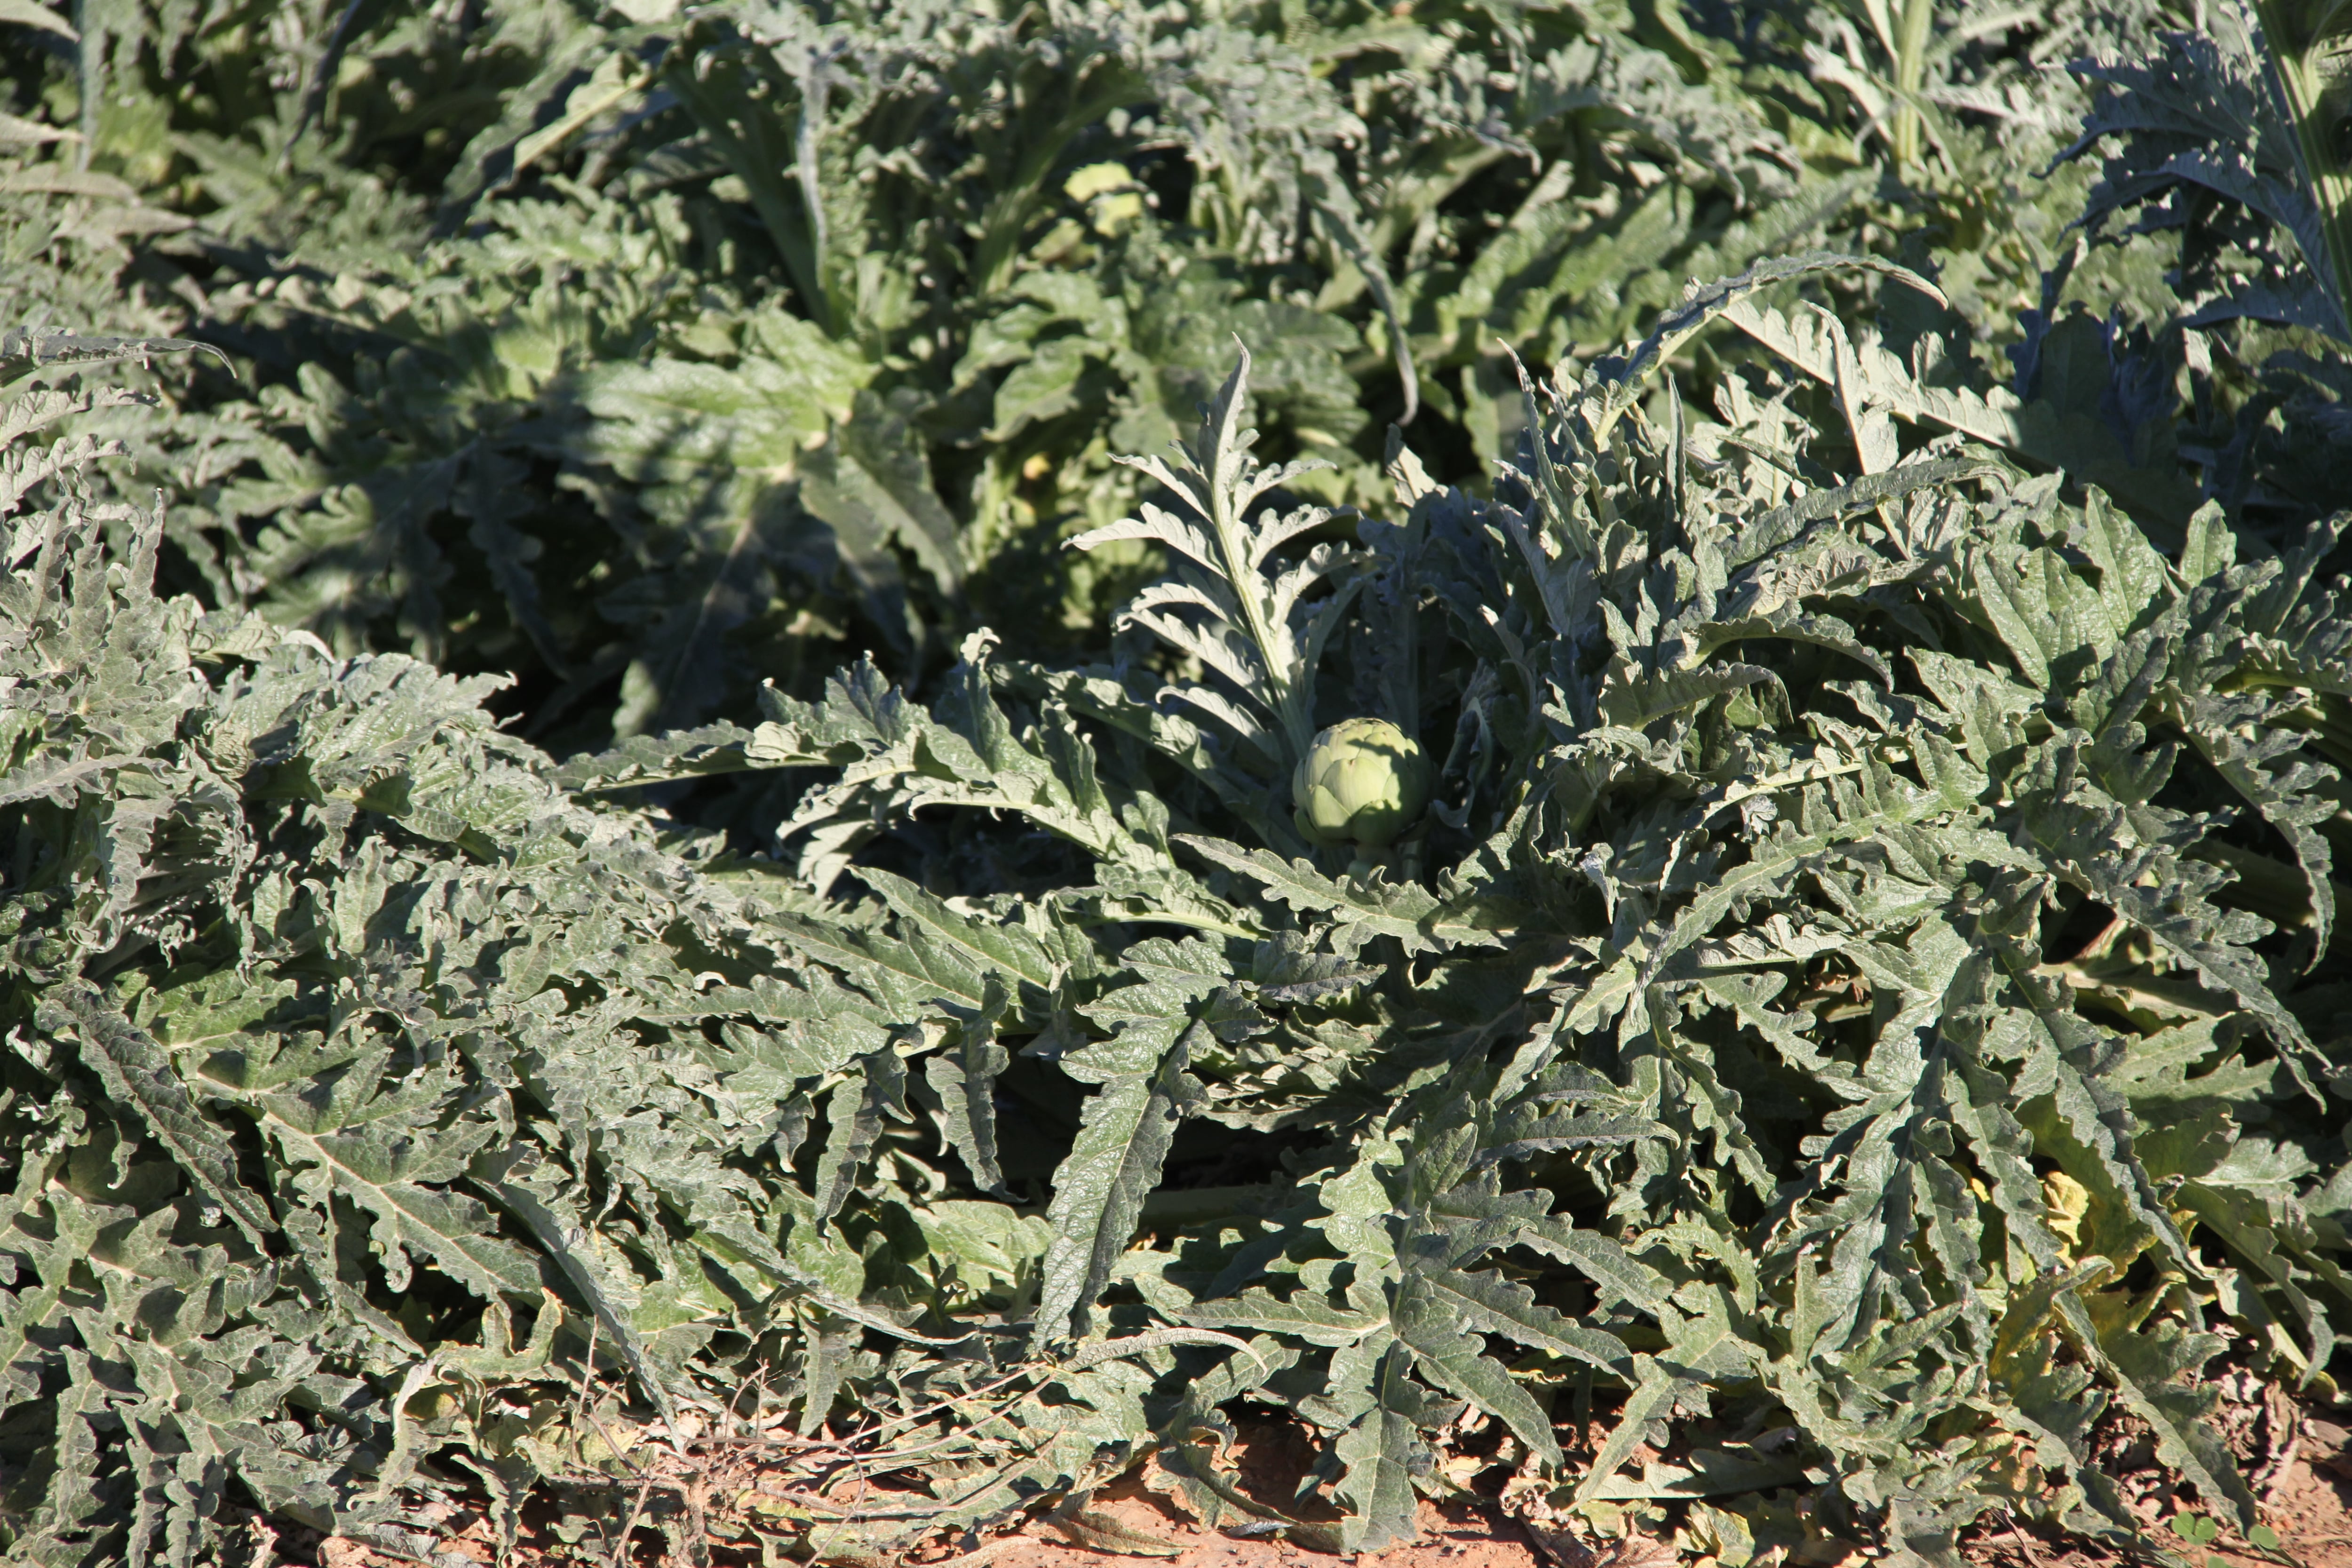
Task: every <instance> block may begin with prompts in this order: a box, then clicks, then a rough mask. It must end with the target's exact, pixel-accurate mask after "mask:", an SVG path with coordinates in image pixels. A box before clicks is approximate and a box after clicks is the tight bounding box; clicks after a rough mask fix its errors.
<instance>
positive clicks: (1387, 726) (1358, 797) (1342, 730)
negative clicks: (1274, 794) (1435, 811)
mask: <svg viewBox="0 0 2352 1568" xmlns="http://www.w3.org/2000/svg"><path fill="white" fill-rule="evenodd" d="M1290 799H1291V804H1292V805H1296V806H1297V808H1298V809H1297V811H1296V812H1294V813H1292V820H1293V821H1295V822H1297V824H1298V831H1299V832H1301V833H1303V834H1305V835H1306V836H1307V837H1308V838H1310V839H1312V840H1313V841H1314V842H1316V843H1318V844H1327V845H1328V844H1355V845H1358V846H1360V847H1363V848H1366V849H1383V848H1386V847H1388V845H1389V843H1390V841H1391V840H1392V839H1394V838H1395V837H1396V836H1397V835H1398V834H1400V833H1402V832H1403V831H1404V829H1405V827H1406V826H1407V825H1408V824H1410V823H1411V822H1412V820H1413V818H1415V817H1417V816H1420V815H1421V808H1422V807H1423V805H1427V804H1428V801H1429V763H1428V762H1427V761H1426V760H1425V759H1424V758H1423V756H1422V754H1421V747H1420V746H1419V745H1418V744H1416V743H1415V742H1414V741H1413V739H1412V737H1411V736H1410V735H1407V734H1406V733H1405V732H1404V731H1402V730H1400V729H1398V728H1397V727H1396V726H1395V725H1393V724H1391V723H1390V722H1389V721H1387V720H1385V719H1349V720H1348V721H1345V722H1343V723H1339V724H1334V725H1332V726H1331V727H1330V728H1329V729H1328V730H1326V731H1323V732H1322V733H1321V734H1319V735H1318V736H1316V737H1315V744H1314V745H1313V746H1311V747H1309V748H1308V749H1307V755H1306V756H1305V757H1303V758H1301V759H1300V760H1299V763H1298V766H1297V770H1296V771H1294V772H1293V773H1291V775H1290Z"/></svg>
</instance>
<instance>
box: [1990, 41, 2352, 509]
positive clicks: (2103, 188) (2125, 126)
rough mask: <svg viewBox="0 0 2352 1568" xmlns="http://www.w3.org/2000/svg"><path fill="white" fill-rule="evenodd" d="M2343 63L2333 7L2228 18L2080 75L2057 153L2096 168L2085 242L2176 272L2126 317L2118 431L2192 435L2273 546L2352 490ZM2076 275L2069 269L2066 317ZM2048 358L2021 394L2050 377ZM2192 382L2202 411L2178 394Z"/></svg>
mask: <svg viewBox="0 0 2352 1568" xmlns="http://www.w3.org/2000/svg"><path fill="white" fill-rule="evenodd" d="M2341 48H2342V36H2341V27H2340V19H2337V18H2335V17H2334V16H2333V14H2332V13H2329V12H2327V11H2326V9H2325V8H2324V7H2320V8H2313V7H2309V6H2304V5H2293V4H2285V3H2283V0H2282V3H2277V4H2271V3H2267V0H2232V3H2231V4H2228V5H2218V6H2215V7H2212V8H2211V12H2210V17H2209V18H2208V19H2207V20H2206V21H2205V22H2203V23H2200V25H2199V26H2194V27H2192V28H2189V29H2188V30H2183V31H2159V32H2158V33H2157V35H2156V36H2155V37H2140V38H2133V39H2126V40H2123V41H2122V42H2121V43H2120V44H2119V45H2117V46H2111V47H2105V48H2101V49H2098V50H2095V51H2094V52H2091V53H2090V54H2089V55H2088V56H2087V58H2082V59H2079V60H2077V61H2075V62H2074V66H2073V69H2074V72H2075V73H2076V74H2077V75H2078V76H2080V77H2082V78H2083V79H2085V80H2086V81H2089V82H2091V83H2092V84H2093V86H2094V89H2095V92H2094V97H2093V100H2092V103H2091V105H2090V107H2089V109H2088V110H2087V112H2086V113H2085V114H2084V119H2083V124H2082V132H2081V135H2080V136H2079V137H2078V138H2077V139H2076V140H2075V141H2074V142H2073V143H2072V144H2071V145H2070V146H2068V147H2067V148H2066V149H2065V150H2064V151H2063V153H2062V154H2061V161H2062V162H2079V163H2084V164H2088V163H2090V162H2091V161H2092V159H2093V158H2094V157H2095V158H2096V159H2097V160H2098V165H2097V166H2098V171H2099V177H2098V179H2097V181H2096V183H2095V184H2093V185H2092V186H2091V188H2090V190H2089V192H2088V193H2087V195H2086V197H2085V202H2084V211H2083V215H2082V218H2081V223H2082V226H2083V229H2084V234H2085V236H2086V237H2087V238H2089V239H2090V240H2092V241H2095V242H2097V243H2099V244H2101V245H2106V244H2115V245H2117V246H2118V247H2126V248H2128V247H2134V246H2144V245H2145V242H2144V241H2143V240H2141V239H2139V238H2137V237H2141V236H2154V237H2158V238H2159V239H2160V241H2161V242H2162V243H2163V244H2164V245H2165V246H2166V247H2167V249H2168V252H2169V253H2170V259H2169V262H2168V266H2167V267H2166V268H2165V270H2164V271H2163V273H2162V274H2160V275H2159V278H2158V279H2145V280H2144V281H2143V283H2142V285H2141V286H2138V287H2135V288H2131V289H2128V290H2126V300H2124V301H2122V302H2121V303H2122V304H2123V305H2124V306H2126V307H2127V309H2128V310H2129V312H2130V313H2131V314H2133V315H2137V316H2138V317H2140V318H2141V319H2142V321H2144V322H2145V323H2147V324H2146V326H2145V328H2144V329H2143V330H2142V331H2139V332H2137V333H2132V332H2127V331H2116V330H2115V328H2114V326H2112V325H2111V327H2110V329H2109V331H2108V333H2107V336H2108V337H2109V340H2110V342H2109V352H2110V353H2111V355H2112V357H2113V359H2114V361H2115V373H2114V381H2115V384H2116V388H2117V392H2118V394H2119V395H2118V396H2117V397H2116V399H2115V400H2114V402H2115V405H2116V410H2117V412H2118V413H2120V414H2122V416H2123V417H2122V419H2121V420H2118V421H2116V423H2120V424H2126V425H2131V424H2137V425H2141V426H2144V427H2147V428H2149V429H2151V430H2154V429H2158V428H2160V427H2162V426H2176V425H2177V426H2179V443H2178V444H2179V447H2180V449H2181V450H2182V451H2183V452H2184V453H2199V452H2201V453H2203V454H2210V459H2211V460H2210V462H2208V463H2206V465H2205V467H2206V469H2207V473H2206V483H2207V486H2208V488H2209V489H2210V491H2211V493H2212V494H2214V495H2215V496H2216V497H2217V498H2218V499H2220V500H2222V501H2223V502H2224V503H2225V504H2227V505H2228V506H2229V507H2231V510H2232V511H2233V512H2234V513H2235V514H2237V515H2238V516H2240V517H2241V518H2242V519H2243V520H2245V521H2249V522H2252V523H2255V524H2256V525H2257V526H2258V527H2259V528H2261V529H2262V531H2264V532H2265V533H2266V534H2268V535H2269V536H2270V537H2271V539H2272V541H2273V542H2285V541H2287V540H2288V539H2290V538H2291V537H2292V535H2293V534H2294V531H2296V530H2298V529H2299V528H2300V527H2302V526H2303V525H2304V524H2305V522H2306V521H2309V520H2311V519H2312V518H2314V517H2317V516H2324V515H2326V513H2327V512H2328V511H2329V510H2332V509H2333V508H2334V507H2335V505H2336V497H2337V496H2338V495H2339V494H2340V493H2341V491H2342V487H2343V478H2344V476H2345V475H2346V474H2347V473H2352V444H2347V441H2346V439H2345V432H2344V428H2343V420H2342V418H2341V413H2340V411H2341V405H2342V404H2343V401H2344V397H2345V395H2346V392H2347V388H2352V372H2347V364H2346V358H2345V349H2344V344H2345V342H2346V341H2347V321H2352V317H2347V303H2346V301H2347V293H2346V285H2345V282H2344V277H2345V275H2346V273H2347V269H2352V178H2348V177H2347V173H2346V170H2345V167H2344V165H2343V150H2342V148H2341V146H2340V140H2341V139H2340V136H2339V134H2338V132H2339V130H2340V127H2339V125H2338V118H2339V117H2338V116H2337V114H2336V110H2335V109H2334V108H2333V107H2332V105H2333V104H2334V102H2335V95H2336V79H2337V77H2338V76H2339V75H2340V71H2341V62H2340V58H2339V57H2340V51H2341ZM2078 254H2080V253H2079V252H2078ZM2073 264H2074V263H2073V258H2061V260H2060V265H2059V266H2057V267H2056V268H2053V272H2052V274H2051V277H2050V279H2049V283H2048V285H2047V288H2046V289H2045V292H2046V293H2048V294H2049V295H2050V296H2051V297H2052V298H2055V296H2056V295H2057V293H2058V292H2060V291H2061V290H2063V289H2064V288H2065V286H2066V283H2067V273H2068V271H2069V269H2070V268H2071V267H2072V266H2073ZM2149 284H2153V286H2152V287H2151V286H2148V285H2149ZM2044 313H2045V315H2046V314H2047V313H2048V311H2047V308H2046V307H2045V312H2044ZM2123 314H2124V311H2123V310H2117V311H2116V316H2117V317H2118V318H2120V317H2121V316H2122V315H2123ZM2074 332H2075V336H2076V337H2077V338H2078V339H2079V338H2081V337H2083V336H2084V328H2083V327H2082V326H2080V325H2075V326H2074ZM2135 340H2137V341H2135ZM2033 344H2034V339H2032V338H2029V343H2028V347H2027V350H2026V353H2024V355H2023V356H2022V357H2021V360H2020V366H2021V376H2020V380H2021V384H2022V383H2025V382H2028V381H2031V380H2032V378H2033V376H2034V374H2035V372H2036V368H2037V362H2036V358H2035V350H2034V346H2033ZM2078 357H2079V356H2078ZM2217 361H2219V362H2221V363H2222V365H2223V368H2222V369H2221V370H2220V371H2218V372H2217V370H2216V368H2215V365H2216V363H2217ZM2230 362H2235V363H2236V364H2242V365H2244V366H2246V367H2248V369H2247V371H2246V372H2240V371H2238V370H2236V368H2235V365H2233V364H2231V363H2230ZM2066 374H2067V373H2066V372H2065V371H2063V370H2062V371H2061V372H2060V376H2061V378H2062V379H2063V378H2065V377H2066ZM2183 380H2185V381H2186V383H2187V384H2188V386H2189V393H2190V395H2189V397H2188V398H2187V399H2186V400H2183V399H2180V398H2178V397H2176V396H2175V395H2173V394H2172V393H2171V391H2170V388H2171V386H2172V385H2173V384H2175V383H2176V382H2177V381H2183Z"/></svg>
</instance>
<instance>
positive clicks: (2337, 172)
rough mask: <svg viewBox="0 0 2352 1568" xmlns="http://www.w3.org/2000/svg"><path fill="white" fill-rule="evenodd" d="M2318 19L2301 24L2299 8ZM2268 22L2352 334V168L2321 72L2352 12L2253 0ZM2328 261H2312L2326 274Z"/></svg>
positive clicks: (2335, 298)
mask: <svg viewBox="0 0 2352 1568" xmlns="http://www.w3.org/2000/svg"><path fill="white" fill-rule="evenodd" d="M2298 9H2300V10H2301V11H2302V13H2303V14H2304V15H2305V16H2310V17H2312V18H2314V20H2312V21H2311V22H2310V23H2309V24H2307V25H2299V17H2298V16H2297V11H2298ZM2254 11H2255V13H2256V15H2258V16H2260V17H2261V18H2262V24H2263V46H2264V48H2265V50H2266V52H2267V53H2268V54H2269V56H2270V66H2271V75H2272V78H2273V79H2274V80H2275V81H2276V82H2277V83H2278V88H2279V95H2280V97H2282V98H2284V100H2286V110H2287V118H2288V119H2290V120H2292V121H2294V144H2295V151H2296V153H2298V154H2299V159H2300V162H2301V163H2302V164H2303V175H2304V179H2305V181H2306V182H2307V183H2308V184H2309V185H2310V187H2311V199H2312V204H2313V205H2315V206H2316V207H2318V208H2319V232H2320V237H2321V240H2322V243H2323V245H2324V246H2325V247H2326V257H2325V258H2324V259H2325V262H2326V266H2325V268H2324V270H2325V271H2326V273H2328V274H2329V275H2330V276H2328V278H2327V279H2326V282H2327V294H2328V299H2329V301H2330V302H2331V303H2333V304H2334V305H2335V307H2336V331H2337V332H2338V333H2340V334H2345V335H2347V336H2352V165H2347V161H2346V159H2345V158H2344V157H2342V156H2341V155H2340V150H2341V148H2342V146H2343V143H2342V142H2340V141H2339V140H2338V139H2337V137H2336V126H2337V124H2338V122H2339V121H2341V119H2342V110H2341V108H2340V105H2339V103H2338V100H2336V99H2335V97H2334V95H2333V94H2332V93H2331V92H2330V91H2329V86H2330V83H2329V81H2328V79H2327V77H2326V74H2325V72H2324V69H2323V68H2324V67H2325V65H2326V63H2327V56H2328V54H2329V49H2328V44H2329V41H2330V39H2331V38H2336V37H2341V36H2342V34H2343V32H2344V30H2345V28H2346V26H2347V22H2352V7H2347V6H2344V5H2307V6H2303V7H2296V6H2294V5H2290V4H2288V3H2287V0H2254ZM2322 260H2323V258H2321V257H2317V256H2315V257H2313V258H2311V262H2312V266H2313V269H2314V270H2315V271H2316V270H2322V268H2321V262H2322Z"/></svg>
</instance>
